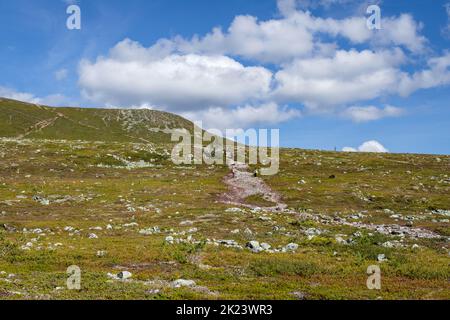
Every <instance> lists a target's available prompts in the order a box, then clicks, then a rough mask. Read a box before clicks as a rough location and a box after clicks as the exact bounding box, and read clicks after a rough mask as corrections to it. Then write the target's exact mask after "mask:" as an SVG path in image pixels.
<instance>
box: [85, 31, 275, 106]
mask: <svg viewBox="0 0 450 320" xmlns="http://www.w3.org/2000/svg"><path fill="white" fill-rule="evenodd" d="M79 73H80V79H79V83H80V86H81V87H82V88H83V93H84V95H85V96H86V97H87V98H88V99H90V100H93V101H96V102H103V103H106V104H115V105H121V106H130V105H141V104H145V103H147V104H151V105H157V106H160V107H162V108H165V109H170V110H172V111H180V110H181V111H183V110H192V109H204V108H206V107H209V106H212V105H220V106H228V105H233V104H241V103H245V102H246V101H251V100H258V99H264V98H265V97H266V96H267V94H268V93H269V91H270V84H271V80H272V73H271V72H270V71H269V70H267V69H265V68H263V67H257V66H255V67H253V66H250V67H246V66H244V65H242V64H241V63H239V62H237V61H235V60H233V59H232V58H229V57H226V56H201V55H195V54H188V55H176V54H172V55H169V56H166V57H164V58H157V57H156V58H155V57H154V55H153V54H152V53H151V52H150V51H148V50H146V49H145V48H143V47H142V46H141V45H140V44H138V43H136V42H132V41H130V40H125V41H123V42H121V43H119V44H118V46H117V47H116V48H115V49H114V50H113V54H112V55H111V56H109V57H102V58H99V59H97V61H95V62H90V61H84V62H83V63H81V65H80V68H79Z"/></svg>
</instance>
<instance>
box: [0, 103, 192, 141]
mask: <svg viewBox="0 0 450 320" xmlns="http://www.w3.org/2000/svg"><path fill="white" fill-rule="evenodd" d="M167 128H186V129H188V130H190V131H191V130H192V129H193V124H192V123H191V122H190V121H188V120H186V119H184V118H182V117H180V116H177V115H174V114H170V113H167V112H161V111H153V110H123V109H120V110H119V109H113V110H111V109H84V108H51V107H45V106H40V105H36V104H29V103H24V102H20V101H14V100H9V99H4V98H0V136H2V137H10V138H37V139H58V140H85V141H116V142H153V143H158V142H170V135H168V134H166V133H164V132H162V130H164V129H167Z"/></svg>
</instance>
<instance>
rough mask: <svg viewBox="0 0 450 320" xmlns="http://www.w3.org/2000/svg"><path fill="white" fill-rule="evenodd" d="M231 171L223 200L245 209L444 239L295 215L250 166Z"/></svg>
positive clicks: (418, 232) (337, 219)
mask: <svg viewBox="0 0 450 320" xmlns="http://www.w3.org/2000/svg"><path fill="white" fill-rule="evenodd" d="M229 167H230V170H231V172H230V173H229V174H228V175H227V176H225V178H224V183H225V184H226V185H227V186H228V188H229V191H228V192H227V193H225V194H222V195H221V196H220V199H219V200H220V201H221V202H223V203H226V204H230V205H235V206H241V207H245V208H250V209H260V210H262V211H266V212H283V213H287V214H294V215H295V216H296V217H297V218H299V219H300V220H305V219H311V220H314V221H317V222H319V223H321V224H326V225H341V226H350V227H355V228H358V229H366V230H370V231H376V232H379V233H381V234H385V235H392V236H401V237H403V236H408V237H411V238H419V239H420V238H423V239H439V238H441V237H442V236H441V235H439V234H436V233H434V232H432V231H430V230H426V229H422V228H413V227H408V226H402V225H399V224H389V225H377V224H367V223H363V222H350V221H347V219H346V218H340V217H330V216H326V215H321V214H311V213H306V212H301V213H300V212H295V211H293V210H290V209H288V206H287V205H286V204H285V203H283V201H282V198H281V195H280V194H278V193H277V192H275V191H274V190H272V189H271V188H270V187H269V186H268V185H267V184H266V183H265V182H264V180H262V179H261V178H260V177H258V176H256V175H255V174H254V173H252V172H249V171H248V170H249V167H248V165H246V164H243V163H232V164H230V165H229ZM251 196H261V197H262V198H263V199H264V200H265V201H268V202H272V203H273V204H274V206H271V207H264V206H257V205H253V204H249V203H248V202H247V198H248V197H251Z"/></svg>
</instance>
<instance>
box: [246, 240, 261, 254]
mask: <svg viewBox="0 0 450 320" xmlns="http://www.w3.org/2000/svg"><path fill="white" fill-rule="evenodd" d="M245 247H246V248H248V249H250V251H252V252H254V253H258V252H261V251H263V248H261V246H260V244H259V242H258V241H250V242H248V243H247V244H246V245H245Z"/></svg>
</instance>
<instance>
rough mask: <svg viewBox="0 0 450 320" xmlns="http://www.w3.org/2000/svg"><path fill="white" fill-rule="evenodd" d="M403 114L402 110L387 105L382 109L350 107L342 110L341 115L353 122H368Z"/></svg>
mask: <svg viewBox="0 0 450 320" xmlns="http://www.w3.org/2000/svg"><path fill="white" fill-rule="evenodd" d="M403 113H404V110H403V109H402V108H398V107H394V106H390V105H387V106H385V107H384V108H378V107H375V106H352V107H349V108H347V109H346V110H344V112H342V115H343V116H344V117H345V118H349V119H351V120H352V121H354V122H368V121H374V120H379V119H382V118H387V117H398V116H401V115H402V114H403Z"/></svg>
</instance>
